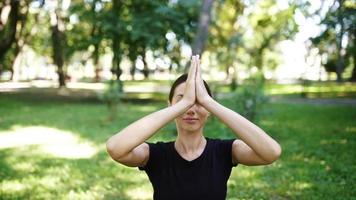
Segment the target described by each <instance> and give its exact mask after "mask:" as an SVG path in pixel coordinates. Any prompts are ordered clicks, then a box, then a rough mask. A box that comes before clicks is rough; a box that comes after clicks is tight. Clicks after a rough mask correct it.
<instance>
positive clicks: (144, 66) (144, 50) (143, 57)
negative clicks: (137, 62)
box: [142, 48, 150, 79]
mask: <svg viewBox="0 0 356 200" xmlns="http://www.w3.org/2000/svg"><path fill="white" fill-rule="evenodd" d="M142 62H143V70H142V73H143V76H144V77H145V79H148V77H149V75H150V70H149V69H148V65H147V62H146V48H143V52H142Z"/></svg>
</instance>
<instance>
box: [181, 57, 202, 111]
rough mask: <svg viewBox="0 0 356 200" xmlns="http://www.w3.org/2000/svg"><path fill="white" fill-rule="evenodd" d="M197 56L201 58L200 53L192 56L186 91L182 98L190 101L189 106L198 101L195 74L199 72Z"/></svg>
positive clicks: (187, 101)
mask: <svg viewBox="0 0 356 200" xmlns="http://www.w3.org/2000/svg"><path fill="white" fill-rule="evenodd" d="M197 58H199V55H196V56H192V60H191V64H190V68H189V72H188V77H187V81H186V85H185V91H184V95H183V98H182V100H183V101H185V102H186V103H188V105H189V106H193V105H194V104H195V102H196V91H195V85H196V84H195V81H196V80H195V79H196V78H195V76H196V73H197Z"/></svg>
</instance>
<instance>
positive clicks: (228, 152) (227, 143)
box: [220, 139, 237, 167]
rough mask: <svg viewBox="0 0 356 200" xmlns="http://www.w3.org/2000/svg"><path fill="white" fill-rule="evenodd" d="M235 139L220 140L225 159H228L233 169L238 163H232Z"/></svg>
mask: <svg viewBox="0 0 356 200" xmlns="http://www.w3.org/2000/svg"><path fill="white" fill-rule="evenodd" d="M234 141H235V139H225V140H220V150H221V153H222V154H223V157H224V158H226V162H227V163H228V165H229V166H231V167H236V166H237V163H233V162H232V145H233V143H234Z"/></svg>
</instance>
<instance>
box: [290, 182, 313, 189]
mask: <svg viewBox="0 0 356 200" xmlns="http://www.w3.org/2000/svg"><path fill="white" fill-rule="evenodd" d="M294 187H295V188H296V189H298V190H305V189H308V188H311V187H312V185H311V184H310V183H306V182H299V181H297V182H296V183H295V184H294Z"/></svg>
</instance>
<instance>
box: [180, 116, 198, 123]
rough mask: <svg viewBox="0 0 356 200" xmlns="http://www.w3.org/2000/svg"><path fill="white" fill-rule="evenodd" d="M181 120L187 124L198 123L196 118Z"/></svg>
mask: <svg viewBox="0 0 356 200" xmlns="http://www.w3.org/2000/svg"><path fill="white" fill-rule="evenodd" d="M183 120H184V121H185V122H187V123H189V124H191V123H195V122H196V121H198V120H199V119H198V118H192V117H187V118H183Z"/></svg>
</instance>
